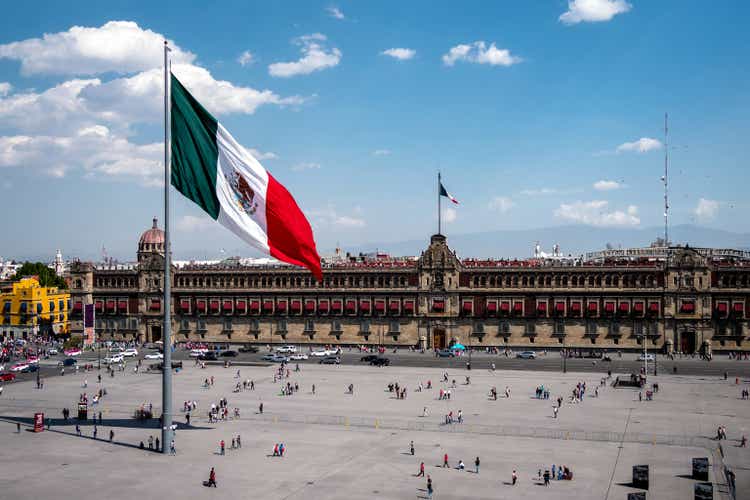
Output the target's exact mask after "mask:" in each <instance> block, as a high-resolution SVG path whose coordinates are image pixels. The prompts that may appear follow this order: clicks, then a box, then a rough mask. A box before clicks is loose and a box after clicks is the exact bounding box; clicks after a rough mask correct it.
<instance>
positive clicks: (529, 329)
mask: <svg viewBox="0 0 750 500" xmlns="http://www.w3.org/2000/svg"><path fill="white" fill-rule="evenodd" d="M526 334H527V335H534V334H536V323H535V322H534V321H527V322H526Z"/></svg>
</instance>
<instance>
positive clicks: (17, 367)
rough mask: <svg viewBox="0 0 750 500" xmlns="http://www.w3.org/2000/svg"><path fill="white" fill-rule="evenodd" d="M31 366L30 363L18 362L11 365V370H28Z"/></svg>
mask: <svg viewBox="0 0 750 500" xmlns="http://www.w3.org/2000/svg"><path fill="white" fill-rule="evenodd" d="M28 368H29V364H28V363H16V364H15V365H13V366H11V367H10V371H12V372H22V371H24V370H27V369H28Z"/></svg>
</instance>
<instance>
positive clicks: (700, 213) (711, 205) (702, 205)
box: [693, 198, 719, 221]
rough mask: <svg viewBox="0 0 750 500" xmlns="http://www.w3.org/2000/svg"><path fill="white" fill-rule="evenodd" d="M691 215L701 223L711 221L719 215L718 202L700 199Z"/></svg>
mask: <svg viewBox="0 0 750 500" xmlns="http://www.w3.org/2000/svg"><path fill="white" fill-rule="evenodd" d="M693 213H694V214H695V216H696V217H698V219H700V220H702V221H708V220H711V219H713V218H714V217H716V215H717V214H718V213H719V202H718V201H716V200H709V199H706V198H701V199H699V200H698V205H697V206H696V207H695V209H694V210H693Z"/></svg>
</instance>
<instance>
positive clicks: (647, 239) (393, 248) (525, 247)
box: [326, 224, 750, 258]
mask: <svg viewBox="0 0 750 500" xmlns="http://www.w3.org/2000/svg"><path fill="white" fill-rule="evenodd" d="M663 231H664V229H663V228H659V227H647V228H641V229H635V228H633V229H623V228H600V227H590V226H556V227H548V228H539V229H518V230H504V231H487V232H480V233H465V234H447V237H448V245H449V246H450V247H451V248H453V249H454V250H456V252H457V253H458V255H459V256H460V257H479V258H487V257H494V258H526V257H530V256H532V254H533V251H534V245H535V243H536V242H537V241H538V242H539V243H540V245H541V246H542V249H543V250H544V251H545V252H551V251H552V246H553V245H554V244H555V243H557V244H559V245H560V250H561V251H562V252H563V254H565V255H568V254H572V255H580V254H582V253H585V252H592V251H596V250H602V249H604V248H605V247H606V246H607V244H609V245H611V246H612V247H613V248H620V247H622V248H626V247H643V246H648V245H650V244H651V242H653V241H654V240H655V239H656V238H657V237H659V236H661V235H662V234H663ZM670 240H671V241H672V242H673V243H674V244H689V245H691V246H696V247H720V248H735V249H747V248H750V234H747V233H734V232H731V231H724V230H721V229H712V228H707V227H701V226H694V225H690V224H684V225H678V226H673V227H672V228H670ZM428 244H429V236H425V238H424V239H423V240H405V241H396V242H373V243H368V244H365V245H355V246H353V247H349V248H346V249H347V251H349V252H352V253H359V252H372V251H375V250H379V251H381V252H385V253H389V254H391V255H394V256H401V255H419V254H420V253H421V252H422V250H424V249H425V248H427V245H428ZM326 253H327V254H328V253H330V252H326Z"/></svg>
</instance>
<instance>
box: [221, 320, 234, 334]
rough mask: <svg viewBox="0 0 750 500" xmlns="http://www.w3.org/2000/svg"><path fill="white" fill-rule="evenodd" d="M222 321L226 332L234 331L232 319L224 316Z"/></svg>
mask: <svg viewBox="0 0 750 500" xmlns="http://www.w3.org/2000/svg"><path fill="white" fill-rule="evenodd" d="M222 323H223V330H224V331H225V332H231V331H232V320H231V319H230V318H224V320H223V322H222Z"/></svg>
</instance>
